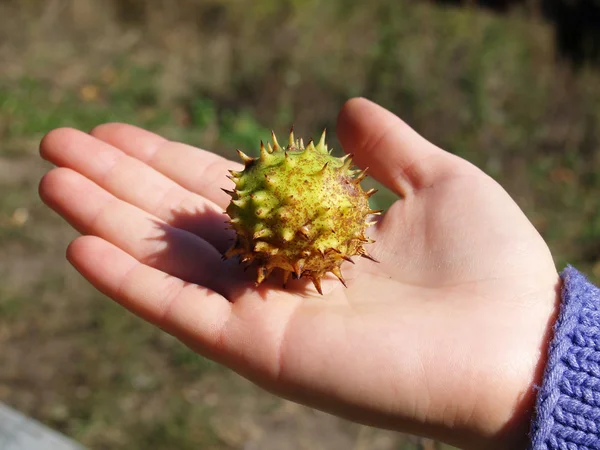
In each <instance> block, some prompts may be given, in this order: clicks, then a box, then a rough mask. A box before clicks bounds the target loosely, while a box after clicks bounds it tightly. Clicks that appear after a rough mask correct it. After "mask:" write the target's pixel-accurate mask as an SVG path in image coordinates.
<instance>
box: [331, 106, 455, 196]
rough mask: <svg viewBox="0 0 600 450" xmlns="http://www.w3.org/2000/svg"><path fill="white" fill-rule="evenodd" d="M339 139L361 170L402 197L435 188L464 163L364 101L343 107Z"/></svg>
mask: <svg viewBox="0 0 600 450" xmlns="http://www.w3.org/2000/svg"><path fill="white" fill-rule="evenodd" d="M337 133H338V138H339V140H340V142H341V144H342V147H343V148H344V151H345V152H346V153H352V154H354V161H355V163H356V164H357V165H358V166H360V167H369V172H370V173H371V175H372V176H373V177H374V178H375V179H377V180H378V181H379V182H381V183H382V184H384V185H385V186H386V187H388V188H389V189H391V190H392V191H393V192H395V193H396V194H398V195H400V196H403V197H404V196H407V195H409V194H410V193H411V192H413V191H417V190H419V189H423V188H428V187H431V186H433V184H434V183H435V182H436V180H438V179H440V177H443V176H444V175H445V174H447V173H448V172H450V171H452V172H455V171H456V169H460V166H461V163H462V164H464V163H465V161H463V160H462V159H460V158H458V157H456V156H454V155H452V154H450V153H447V152H445V151H444V150H442V149H440V148H438V147H436V146H435V145H433V144H432V143H430V142H429V141H427V140H426V139H424V138H423V137H422V136H420V135H419V134H418V133H417V132H416V131H414V130H413V129H412V128H410V127H409V126H408V125H407V124H406V123H405V122H403V121H402V120H401V119H400V118H399V117H398V116H396V115H394V114H392V113H391V112H390V111H388V110H386V109H384V108H382V107H381V106H379V105H377V104H375V103H373V102H371V101H369V100H367V99H364V98H354V99H351V100H349V101H348V102H346V104H345V105H344V106H343V107H342V109H341V111H340V114H339V117H338V122H337Z"/></svg>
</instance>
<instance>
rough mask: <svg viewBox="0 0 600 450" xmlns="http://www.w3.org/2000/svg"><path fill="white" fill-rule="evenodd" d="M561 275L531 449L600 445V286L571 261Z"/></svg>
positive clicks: (572, 449)
mask: <svg viewBox="0 0 600 450" xmlns="http://www.w3.org/2000/svg"><path fill="white" fill-rule="evenodd" d="M561 278H562V280H563V288H562V302H561V307H560V312H559V316H558V320H557V321H556V324H555V325H554V338H553V339H552V342H551V343H550V348H549V355H548V356H549V357H548V363H547V366H546V369H545V373H544V379H543V382H542V386H541V387H540V389H539V392H538V396H537V400H536V412H535V417H534V420H533V423H532V426H531V444H530V449H532V450H550V449H551V450H555V449H565V450H581V449H600V289H598V288H597V287H595V286H594V285H592V284H591V283H590V282H589V281H588V280H587V279H586V278H585V276H584V275H582V274H581V273H580V272H578V271H577V270H576V269H574V268H573V267H571V266H568V267H567V268H566V269H565V270H564V271H563V273H562V274H561Z"/></svg>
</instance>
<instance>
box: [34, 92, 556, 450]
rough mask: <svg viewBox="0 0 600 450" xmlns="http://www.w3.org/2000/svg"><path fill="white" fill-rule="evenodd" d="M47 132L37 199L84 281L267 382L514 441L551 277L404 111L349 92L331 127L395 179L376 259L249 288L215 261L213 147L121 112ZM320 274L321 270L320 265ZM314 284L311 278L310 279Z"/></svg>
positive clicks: (470, 434) (461, 441)
mask: <svg viewBox="0 0 600 450" xmlns="http://www.w3.org/2000/svg"><path fill="white" fill-rule="evenodd" d="M91 134H92V136H90V135H89V134H86V133H82V132H79V131H76V130H72V129H59V130H55V131H52V132H51V133H49V134H48V135H47V136H46V137H45V138H44V140H43V142H42V144H41V152H42V155H43V157H44V158H46V159H48V160H49V161H51V162H53V163H54V164H56V165H57V166H59V168H57V169H54V170H52V171H51V172H49V173H48V174H47V175H46V176H45V177H44V178H43V180H42V182H41V185H40V192H41V196H42V198H43V199H44V201H45V202H46V203H47V204H48V205H50V206H51V207H52V208H54V209H55V210H56V211H57V212H58V213H60V214H61V215H62V216H64V217H65V218H66V219H67V220H68V221H69V222H70V223H71V224H72V225H73V226H74V227H75V228H76V229H77V230H79V231H80V232H82V233H83V234H85V235H87V236H84V237H80V238H78V239H76V240H75V241H74V242H73V243H72V244H71V246H70V247H69V249H68V258H69V260H70V261H71V263H72V264H73V265H74V266H75V267H76V268H77V270H79V271H80V272H81V273H82V274H83V276H85V277H86V278H87V279H88V280H89V281H90V282H91V283H92V284H93V285H94V286H96V287H97V288H98V289H100V290H101V291H102V292H104V293H106V294H107V295H108V296H110V297H112V298H113V299H114V300H116V301H117V302H119V303H120V304H122V305H123V306H125V307H126V308H128V309H130V310H131V311H133V312H134V313H135V314H138V315H140V316H141V317H143V318H145V319H146V320H148V321H150V322H152V323H154V324H156V325H157V326H160V327H162V328H164V329H165V330H166V331H168V332H169V333H172V334H173V335H175V336H177V337H178V338H179V339H181V340H182V341H183V342H184V343H185V344H187V345H189V346H190V347H191V348H193V349H194V350H195V351H197V352H198V353H200V354H202V355H205V356H207V357H209V358H211V359H214V360H216V361H218V362H220V363H223V364H225V365H227V366H229V367H231V368H232V369H234V370H235V371H237V372H239V373H241V374H242V375H244V376H246V377H247V378H249V379H251V380H253V381H254V382H256V383H257V384H259V385H261V386H263V387H264V388H266V389H267V390H269V391H271V392H274V393H276V394H278V395H281V396H283V397H286V398H289V399H292V400H295V401H297V402H300V403H304V404H307V405H310V406H313V407H316V408H319V409H322V410H325V411H329V412H332V413H334V414H337V415H340V416H343V417H346V418H349V419H352V420H356V421H359V422H363V423H366V424H370V425H374V426H378V427H385V428H392V429H396V430H399V431H406V432H410V433H414V434H419V435H426V436H430V437H434V438H437V439H440V440H444V441H447V442H450V443H453V444H455V445H459V446H461V447H463V448H487V449H493V448H508V449H517V448H520V447H522V446H524V445H525V442H526V434H527V431H528V427H529V422H530V419H531V413H532V408H533V404H534V399H535V390H534V388H533V386H534V384H535V383H538V382H539V381H540V379H541V375H542V370H543V366H544V362H545V361H544V355H545V350H546V348H545V343H546V342H547V340H548V338H549V333H550V328H551V325H552V320H553V315H554V312H555V308H556V303H557V288H558V284H559V277H558V274H557V272H556V270H555V267H554V264H553V261H552V257H551V255H550V252H549V250H548V247H547V246H546V244H545V243H544V241H543V240H542V238H541V237H540V235H539V234H538V233H537V232H536V230H535V229H534V228H533V226H532V225H531V223H530V222H529V221H528V220H527V218H526V217H525V216H524V215H523V213H522V212H521V210H520V209H519V208H518V206H517V205H516V204H515V203H514V202H513V200H512V199H511V198H510V197H509V196H508V194H507V193H506V192H505V191H504V190H503V189H502V188H501V187H500V186H499V185H498V184H497V183H496V182H495V181H494V180H492V179H491V178H490V177H488V176H487V175H485V174H484V173H483V172H482V171H480V170H479V169H477V168H476V167H474V166H472V165H471V164H469V163H468V162H466V161H464V160H462V159H460V158H458V157H455V156H453V155H451V154H449V153H446V152H444V151H443V150H441V149H439V148H437V147H435V146H434V145H433V144H431V143H429V142H427V141H426V140H425V139H423V138H422V137H420V136H419V135H417V134H416V133H415V132H414V131H413V130H411V129H410V128H409V127H408V126H407V125H406V124H405V123H403V122H402V121H401V120H400V119H399V118H397V117H396V116H394V115H392V114H391V113H389V112H388V111H386V110H384V109H382V108H380V107H378V106H377V105H375V104H373V103H371V102H369V101H367V100H364V99H355V100H351V101H350V102H348V103H347V104H346V105H345V106H344V108H343V110H342V112H341V114H340V118H339V123H338V134H339V138H340V141H341V142H342V144H343V146H344V150H345V151H346V152H349V153H354V154H355V162H356V163H357V164H358V165H359V166H361V167H363V168H364V167H366V166H369V167H370V169H369V172H370V174H371V175H372V176H373V177H375V178H376V179H377V180H379V181H380V182H382V183H383V184H385V185H386V186H387V187H389V188H390V189H391V190H392V191H394V192H395V193H396V194H398V196H399V198H400V199H399V200H398V201H397V202H396V203H395V204H394V205H393V206H392V207H391V208H390V209H389V210H388V211H387V212H386V213H385V215H384V216H383V217H382V219H381V221H380V223H379V224H378V225H376V226H375V227H372V228H371V229H370V231H371V237H372V238H373V239H375V240H376V243H375V244H372V245H369V246H368V250H369V252H370V253H371V254H373V256H375V257H376V258H377V259H378V260H379V261H381V262H380V263H379V264H376V263H373V262H371V261H366V260H359V259H360V258H355V259H357V263H356V265H355V266H352V265H351V264H344V266H343V271H344V275H345V277H346V281H347V284H348V288H344V287H343V286H342V285H341V284H340V283H339V281H337V280H336V279H334V278H333V277H331V279H325V280H324V281H323V291H324V293H325V295H324V296H320V295H318V294H317V293H316V292H315V290H314V288H313V287H312V285H311V284H310V281H305V280H298V281H293V282H290V283H289V284H288V289H287V290H283V289H282V288H281V287H280V281H279V280H278V279H277V272H275V273H274V274H273V275H272V278H271V280H272V281H271V282H265V283H264V284H263V285H261V286H260V287H259V288H255V287H254V283H253V279H254V274H253V273H250V272H253V271H252V270H251V271H248V273H243V272H242V270H241V269H240V266H238V265H237V263H235V262H234V261H227V262H222V261H221V252H222V251H224V250H225V249H226V248H227V247H228V246H229V244H230V243H229V242H228V241H227V240H228V238H230V237H231V235H230V234H229V233H230V232H228V231H224V230H223V227H224V225H223V222H224V220H226V217H225V216H224V215H223V214H222V211H223V209H224V208H225V207H226V205H227V203H228V201H229V197H228V196H227V195H226V194H225V193H223V192H222V191H221V190H220V188H222V187H223V188H230V187H231V186H230V184H231V183H230V182H229V181H228V180H227V179H226V178H225V176H226V174H227V169H238V170H239V168H240V166H239V165H238V164H237V163H233V162H231V161H228V160H226V159H223V158H221V157H219V156H217V155H215V154H213V153H209V152H205V151H202V150H198V149H195V148H192V147H189V146H186V145H183V144H178V143H173V142H168V141H166V140H165V139H163V138H161V137H159V136H156V135H154V134H152V133H149V132H147V131H144V130H141V129H138V128H135V127H132V126H128V125H119V124H109V125H103V126H100V127H98V128H96V129H95V130H94V131H93V132H92V133H91ZM328 278H329V277H328ZM306 283H308V285H307V284H306Z"/></svg>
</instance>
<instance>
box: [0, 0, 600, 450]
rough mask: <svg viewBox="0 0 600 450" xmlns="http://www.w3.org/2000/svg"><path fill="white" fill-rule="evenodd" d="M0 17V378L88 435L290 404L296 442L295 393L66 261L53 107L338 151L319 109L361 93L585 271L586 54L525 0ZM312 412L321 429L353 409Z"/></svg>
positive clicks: (265, 412)
mask: <svg viewBox="0 0 600 450" xmlns="http://www.w3.org/2000/svg"><path fill="white" fill-rule="evenodd" d="M0 17H1V18H2V19H0V25H1V26H0V67H2V68H3V70H2V71H0V253H1V254H2V256H3V257H2V258H0V286H1V288H0V345H2V348H3V349H7V350H6V351H4V350H3V354H1V355H0V366H1V367H3V370H2V371H1V372H0V400H4V401H7V402H9V403H11V404H13V405H15V406H16V407H18V408H19V409H21V410H23V411H25V412H27V413H29V414H32V415H34V416H35V417H37V418H39V419H40V420H42V421H44V422H45V423H48V424H50V425H52V426H54V427H56V428H58V429H59V430H61V431H63V432H65V433H67V434H69V435H71V436H73V437H75V438H76V439H79V440H80V441H82V442H83V443H84V444H86V445H89V446H90V447H91V448H98V449H102V448H111V449H112V448H127V449H135V448H140V449H141V448H144V449H145V448H157V449H158V448H181V449H186V448H203V449H211V448H244V443H245V442H248V441H252V442H255V443H256V442H260V443H262V444H263V445H265V446H264V448H271V447H267V446H266V444H265V442H267V441H266V440H265V439H267V438H265V437H264V436H263V435H264V433H265V430H268V431H270V432H271V434H272V435H275V434H277V436H279V434H278V433H279V431H278V430H279V429H280V428H278V427H280V425H277V424H280V423H282V422H281V421H283V422H285V423H294V424H295V425H294V426H291V425H290V426H289V427H290V428H289V429H290V430H291V431H288V432H287V434H286V433H283V435H284V437H278V438H277V439H281V440H280V441H275V442H278V443H279V444H280V446H279V447H278V448H290V449H292V448H303V447H301V446H300V444H299V437H298V436H301V435H302V433H307V434H308V435H309V436H311V435H312V434H313V433H314V430H312V429H311V428H310V427H309V426H308V425H307V424H308V423H312V422H310V421H311V420H313V419H312V417H313V416H312V415H311V414H313V413H312V412H310V411H308V410H306V409H302V408H298V409H292V411H293V413H289V414H288V412H287V411H288V409H289V408H291V407H290V406H289V405H288V404H287V403H285V402H280V401H278V400H276V399H274V398H273V397H271V396H268V395H267V394H264V393H262V392H261V391H260V390H257V389H255V388H254V387H252V386H249V385H248V384H247V383H244V382H243V381H242V380H241V379H239V378H238V377H237V376H235V375H233V374H230V373H229V372H227V371H223V370H222V369H221V368H219V367H218V366H216V365H213V364H212V363H210V362H208V361H206V360H203V359H202V358H199V357H197V356H196V355H194V354H193V353H191V352H190V351H189V350H187V349H185V348H184V347H183V346H181V345H180V344H178V343H177V342H175V341H174V340H172V339H170V338H169V337H168V336H166V335H164V333H162V332H160V331H157V330H154V329H153V328H152V327H149V326H148V325H146V324H144V323H142V322H141V321H140V320H138V319H136V318H133V317H131V316H129V315H125V314H123V313H122V311H121V310H120V309H119V308H118V307H116V306H115V305H113V304H111V303H109V302H106V301H105V299H103V298H102V296H100V295H99V294H97V293H95V292H94V291H93V290H92V289H91V288H90V287H89V286H88V285H87V284H86V283H84V282H83V281H81V280H80V278H79V277H78V276H77V275H76V274H75V273H73V271H72V270H71V269H70V268H69V267H68V265H67V264H66V263H65V262H64V248H65V246H66V244H67V243H68V242H69V240H70V239H71V238H72V237H73V236H74V233H73V232H72V231H71V230H70V229H69V228H68V227H66V226H65V225H64V224H63V223H62V221H61V220H60V219H58V218H57V217H55V216H54V214H52V213H51V212H49V211H48V210H47V209H46V208H45V207H43V206H42V205H41V204H40V201H39V200H38V197H37V191H36V185H37V182H38V180H39V177H40V176H41V174H42V173H43V172H44V171H45V170H47V168H48V166H47V165H46V164H44V163H42V162H40V161H39V159H38V157H37V156H36V148H37V144H38V141H39V139H40V138H41V137H42V136H43V135H44V134H45V133H46V132H47V131H49V130H50V129H52V128H56V127H60V126H71V127H76V128H80V129H83V130H89V129H91V128H92V127H94V126H95V125H97V124H100V123H102V122H107V121H122V122H128V123H132V124H136V125H139V126H142V127H145V128H148V129H151V130H153V131H155V132H157V133H161V134H164V135H165V136H167V137H169V138H171V139H175V140H181V141H184V142H186V143H189V144H192V145H197V146H200V147H203V148H209V149H211V150H214V151H217V152H219V153H221V154H224V155H226V156H232V155H233V154H234V149H235V148H237V147H239V148H242V149H243V150H244V151H245V152H247V153H249V154H252V153H256V152H257V150H258V145H257V144H258V142H259V141H260V139H268V137H269V133H270V129H271V128H273V129H274V130H275V131H276V132H277V133H278V134H282V133H285V132H287V130H288V129H289V127H290V125H291V124H292V123H293V124H294V125H295V128H296V130H297V134H298V135H302V136H313V137H315V136H317V135H318V134H320V132H321V130H322V129H323V128H324V127H327V128H328V130H330V133H329V140H330V144H331V145H333V146H334V147H335V149H336V152H338V153H339V152H340V148H339V143H338V142H337V141H336V138H335V136H334V133H333V131H334V130H335V118H336V114H337V112H338V110H339V107H340V106H341V105H342V104H343V102H344V101H345V100H346V99H347V98H348V97H351V96H355V95H363V96H366V97H369V98H371V99H373V100H375V101H377V102H379V103H380V104H382V105H383V106H386V107H388V108H389V109H391V110H392V111H394V112H396V113H397V114H399V115H400V116H401V117H402V118H403V119H404V120H406V121H407V122H408V123H409V124H410V125H411V126H413V127H414V128H415V129H417V131H419V132H420V133H422V134H423V135H424V136H425V137H427V138H428V139H429V140H431V141H432V142H434V143H435V144H437V145H439V146H441V147H443V148H445V149H446V150H448V151H451V152H453V153H456V154H458V155H460V156H462V157H464V158H466V159H468V160H470V161H472V162H473V163H475V164H476V165H478V166H480V167H481V168H483V169H484V170H485V171H486V172H488V173H489V174H490V175H492V176H493V177H495V178H496V179H497V180H499V181H500V182H501V183H502V184H503V185H504V186H505V188H506V189H507V190H508V191H509V193H510V194H511V195H513V197H514V198H515V199H516V200H517V202H518V203H519V204H520V205H521V207H522V208H524V210H525V211H526V213H527V214H528V216H529V217H530V218H531V220H532V221H533V222H534V224H535V225H536V227H537V228H538V229H539V230H540V232H541V233H542V234H543V236H544V237H545V238H546V239H547V240H548V242H549V244H550V246H551V248H552V250H553V253H554V255H555V258H556V261H557V266H558V267H559V268H562V267H563V266H564V264H566V263H567V262H569V263H572V264H575V265H577V266H578V267H580V268H582V269H583V270H586V271H587V272H588V273H589V274H590V275H591V276H592V277H593V278H594V279H595V280H600V200H599V198H600V197H599V196H598V195H597V192H598V189H599V187H600V175H599V173H600V151H599V141H600V138H599V135H598V133H599V132H598V130H600V127H599V125H600V112H599V110H598V108H597V105H598V101H599V100H600V83H599V81H600V74H598V73H597V72H594V71H592V70H589V69H584V70H582V71H581V72H579V73H572V72H571V71H570V69H569V68H567V67H564V66H562V65H561V64H560V63H558V62H557V61H556V60H555V58H554V55H553V51H552V39H551V34H550V29H549V28H548V27H547V26H546V25H545V24H543V23H541V22H539V21H538V20H536V19H535V18H530V17H526V16H524V15H521V14H512V15H509V16H504V17H497V16H492V15H489V14H486V13H482V12H480V11H477V10H471V9H460V10H458V9H445V8H440V7H436V6H432V5H431V4H428V3H419V4H414V2H412V3H411V2H408V1H407V0H404V1H394V0H372V1H371V2H368V3H364V2H358V1H354V0H353V1H343V2H342V1H341V0H338V1H330V2H322V1H316V0H309V1H300V0H283V1H275V0H260V1H252V2H251V1H250V0H206V1H202V2H195V1H193V0H172V1H169V2H167V1H162V0H153V1H141V0H126V1H125V0H122V1H117V0H112V1H106V2H102V3H100V2H94V1H93V0H77V1H75V0H52V1H41V0H39V1H38V0H23V1H20V2H19V1H16V0H4V1H3V2H0ZM369 183H374V181H373V180H370V181H369ZM374 201H375V202H376V204H375V205H374V206H376V207H377V208H385V207H387V206H389V204H390V203H391V202H392V201H393V196H392V195H391V194H390V193H389V192H388V191H386V190H385V189H383V190H382V191H381V193H380V194H378V195H377V196H375V197H374ZM282 417H283V419H282ZM318 420H319V421H323V419H322V418H321V417H320V416H319V419H318ZM278 421H279V422H278ZM324 423H326V424H328V426H329V428H328V433H329V434H328V435H326V437H324V438H323V439H324V441H323V445H324V448H338V447H333V446H334V444H333V442H334V440H333V438H332V437H331V436H333V435H335V436H338V434H339V435H340V436H341V435H343V436H345V438H347V439H350V440H351V441H352V440H353V439H355V440H356V442H358V441H359V440H360V439H359V437H360V436H361V431H360V430H363V429H364V428H361V427H353V428H348V429H346V428H343V429H340V428H339V427H338V425H337V424H338V423H337V422H327V421H325V422H324ZM274 424H275V425H274ZM294 427H295V428H294ZM307 430H310V431H307ZM348 430H350V431H348ZM276 432H277V433H276ZM261 433H263V434H261ZM261 436H262V437H261ZM349 436H350V437H349ZM261 439H263V440H262V441H261ZM272 439H275V438H272ZM327 439H329V441H328V440H327ZM378 439H379V440H378ZM385 439H388V441H385ZM336 442H337V441H336ZM368 442H370V446H369V448H382V449H383V448H394V449H404V450H407V449H412V448H422V449H425V448H434V447H433V445H434V444H433V443H428V442H427V441H423V440H415V439H411V438H409V437H406V438H404V437H401V436H396V435H390V434H386V433H383V432H381V433H380V434H373V435H370V434H369V441H368ZM377 442H384V444H380V447H377V445H379V444H376V443H377ZM327 444H329V445H327ZM257 445H260V444H257ZM273 445H274V444H273ZM313 445H314V446H313V447H312V448H320V447H318V446H317V443H314V442H313ZM319 445H321V444H319ZM356 445H357V446H358V444H356ZM427 446H429V447H427ZM260 448H263V447H260ZM342 448H345V447H342ZM438 448H442V447H438Z"/></svg>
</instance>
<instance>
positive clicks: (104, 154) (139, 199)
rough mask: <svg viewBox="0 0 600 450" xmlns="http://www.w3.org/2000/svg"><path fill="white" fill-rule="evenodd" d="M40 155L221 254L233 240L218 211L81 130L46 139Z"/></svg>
mask: <svg viewBox="0 0 600 450" xmlns="http://www.w3.org/2000/svg"><path fill="white" fill-rule="evenodd" d="M40 152H41V154H42V157H44V158H45V159H47V160H49V161H50V162H52V163H54V164H56V165H57V166H60V167H68V168H70V169H73V170H75V171H77V172H79V173H81V174H82V175H83V176H85V177H86V178H89V179H90V180H92V181H93V182H94V183H96V184H97V185H99V186H101V187H102V188H104V189H105V190H106V191H108V192H110V193H111V194H112V195H114V196H115V197H117V198H119V199H121V200H123V201H125V202H128V203H131V204H132V205H135V206H137V207H138V208H141V209H143V210H144V211H147V212H148V213H150V214H152V215H154V216H156V217H158V218H160V219H162V220H164V221H165V222H168V223H169V224H171V225H172V226H174V227H177V228H182V229H185V230H188V231H190V232H192V233H194V234H197V235H198V236H200V237H202V238H203V239H206V240H207V241H209V242H210V243H211V244H213V245H214V246H215V247H217V248H218V249H219V250H220V251H224V250H225V249H226V248H227V239H228V238H229V237H230V236H229V233H226V232H225V230H224V221H225V217H224V216H223V214H222V209H221V208H220V207H218V206H217V205H216V204H214V203H213V202H211V201H210V200H207V199H205V198H203V197H202V196H200V195H197V194H195V193H192V192H190V191H188V190H186V189H184V188H183V187H181V186H180V185H178V184H177V183H175V182H173V181H172V180H170V179H169V178H167V177H166V176H164V175H163V174H161V173H159V172H157V171H156V170H154V169H152V168H151V167H149V166H148V165H146V164H144V163H143V162H141V161H139V160H137V159H135V158H132V157H131V156H128V155H126V154H125V153H123V152H122V151H121V150H119V149H117V148H115V147H113V146H112V145H109V144H107V143H106V142H103V141H101V140H99V139H96V138H94V137H92V136H90V135H88V134H86V133H83V132H81V131H78V130H74V129H69V128H61V129H57V130H53V131H51V132H50V133H48V134H47V135H46V136H45V137H44V139H43V140H42V143H41V145H40ZM223 194H224V193H223ZM224 195H225V194H224Z"/></svg>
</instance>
